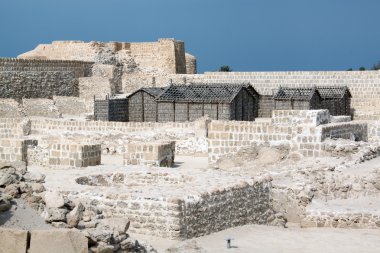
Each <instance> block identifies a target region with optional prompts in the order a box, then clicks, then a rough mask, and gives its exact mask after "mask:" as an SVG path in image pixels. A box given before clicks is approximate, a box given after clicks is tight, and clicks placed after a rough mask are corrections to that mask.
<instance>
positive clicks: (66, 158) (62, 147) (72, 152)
mask: <svg viewBox="0 0 380 253" xmlns="http://www.w3.org/2000/svg"><path fill="white" fill-rule="evenodd" d="M100 162H101V146H100V145H94V144H83V143H78V142H64V141H62V140H61V141H53V140H52V141H50V142H49V165H52V166H71V167H87V166H96V165H100Z"/></svg>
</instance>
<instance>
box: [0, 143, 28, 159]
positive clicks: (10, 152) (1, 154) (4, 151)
mask: <svg viewBox="0 0 380 253" xmlns="http://www.w3.org/2000/svg"><path fill="white" fill-rule="evenodd" d="M27 145H28V141H26V140H23V139H10V138H2V139H1V140H0V160H2V161H11V162H14V161H24V162H27Z"/></svg>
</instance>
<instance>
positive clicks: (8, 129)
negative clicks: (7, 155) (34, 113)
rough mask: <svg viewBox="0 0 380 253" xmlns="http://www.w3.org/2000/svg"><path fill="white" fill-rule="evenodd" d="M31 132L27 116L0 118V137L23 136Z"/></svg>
mask: <svg viewBox="0 0 380 253" xmlns="http://www.w3.org/2000/svg"><path fill="white" fill-rule="evenodd" d="M30 132H31V121H30V120H29V119H27V118H23V119H22V118H0V138H23V137H24V136H25V135H29V134H30Z"/></svg>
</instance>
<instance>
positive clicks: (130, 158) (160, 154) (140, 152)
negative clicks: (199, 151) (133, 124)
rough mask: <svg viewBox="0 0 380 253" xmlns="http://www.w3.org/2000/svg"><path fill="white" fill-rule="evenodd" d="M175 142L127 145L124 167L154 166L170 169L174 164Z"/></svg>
mask: <svg viewBox="0 0 380 253" xmlns="http://www.w3.org/2000/svg"><path fill="white" fill-rule="evenodd" d="M174 153H175V142H174V141H171V142H155V143H154V142H153V143H142V142H138V143H129V144H128V152H127V153H125V154H124V164H125V165H154V166H160V167H171V166H172V165H173V163H174Z"/></svg>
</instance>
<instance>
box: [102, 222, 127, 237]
mask: <svg viewBox="0 0 380 253" xmlns="http://www.w3.org/2000/svg"><path fill="white" fill-rule="evenodd" d="M130 223H131V222H130V221H129V219H128V218H107V219H102V220H101V221H100V223H99V227H100V228H105V229H107V228H108V229H111V230H114V231H117V232H119V234H124V233H126V232H127V231H128V228H129V225H130Z"/></svg>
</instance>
